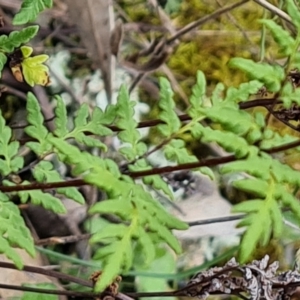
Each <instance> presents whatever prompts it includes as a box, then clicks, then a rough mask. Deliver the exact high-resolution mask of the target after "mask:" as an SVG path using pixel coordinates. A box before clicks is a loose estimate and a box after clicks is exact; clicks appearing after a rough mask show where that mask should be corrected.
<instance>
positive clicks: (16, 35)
mask: <svg viewBox="0 0 300 300" xmlns="http://www.w3.org/2000/svg"><path fill="white" fill-rule="evenodd" d="M38 29H39V26H37V25H34V26H28V27H26V28H23V29H21V30H20V31H12V32H11V33H10V34H9V36H7V35H1V36H0V51H1V52H5V53H11V52H13V51H14V49H15V48H18V47H20V46H21V45H22V44H25V43H28V42H29V41H30V40H31V39H32V38H33V37H34V36H35V35H36V34H37V32H38Z"/></svg>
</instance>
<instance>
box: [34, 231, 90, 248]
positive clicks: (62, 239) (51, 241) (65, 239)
mask: <svg viewBox="0 0 300 300" xmlns="http://www.w3.org/2000/svg"><path fill="white" fill-rule="evenodd" d="M91 236H92V235H91V234H89V233H86V234H80V235H69V236H52V237H50V238H47V239H40V240H37V241H35V242H34V244H35V245H39V246H46V245H57V244H68V243H75V242H78V241H81V240H87V239H89V238H90V237H91Z"/></svg>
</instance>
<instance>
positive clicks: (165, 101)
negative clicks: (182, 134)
mask: <svg viewBox="0 0 300 300" xmlns="http://www.w3.org/2000/svg"><path fill="white" fill-rule="evenodd" d="M158 106H159V108H160V109H161V112H160V114H159V118H160V120H162V121H164V122H165V123H166V124H163V125H158V130H159V131H160V132H161V134H162V135H164V136H166V137H170V136H171V135H172V134H173V133H175V132H177V131H178V130H179V128H180V125H181V124H180V120H179V118H178V116H177V114H176V113H175V111H174V109H175V102H174V100H173V91H172V88H171V85H170V83H169V81H168V80H167V79H165V78H160V100H159V104H158Z"/></svg>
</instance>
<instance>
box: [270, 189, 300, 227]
mask: <svg viewBox="0 0 300 300" xmlns="http://www.w3.org/2000/svg"><path fill="white" fill-rule="evenodd" d="M275 197H276V198H277V199H279V200H280V201H281V202H282V204H283V205H284V206H285V207H287V208H289V209H290V210H291V211H292V212H293V213H294V214H295V216H296V217H297V219H298V220H299V221H300V202H299V200H298V199H296V198H295V197H294V196H293V195H292V194H290V193H288V192H287V191H286V190H285V188H283V187H282V186H279V185H278V186H277V187H276V189H275Z"/></svg>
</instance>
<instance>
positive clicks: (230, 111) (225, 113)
mask: <svg viewBox="0 0 300 300" xmlns="http://www.w3.org/2000/svg"><path fill="white" fill-rule="evenodd" d="M205 114H206V116H207V117H208V118H209V119H211V120H212V121H213V122H216V123H220V124H221V125H222V127H223V128H224V129H226V130H227V131H231V132H233V133H236V134H237V135H244V134H246V133H247V132H248V131H249V130H250V129H252V128H253V127H254V126H255V123H254V122H253V118H252V116H251V115H250V114H248V113H247V112H245V111H242V110H239V109H238V108H237V106H235V107H231V106H223V105H220V106H216V107H212V108H209V109H207V110H206V112H205Z"/></svg>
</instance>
